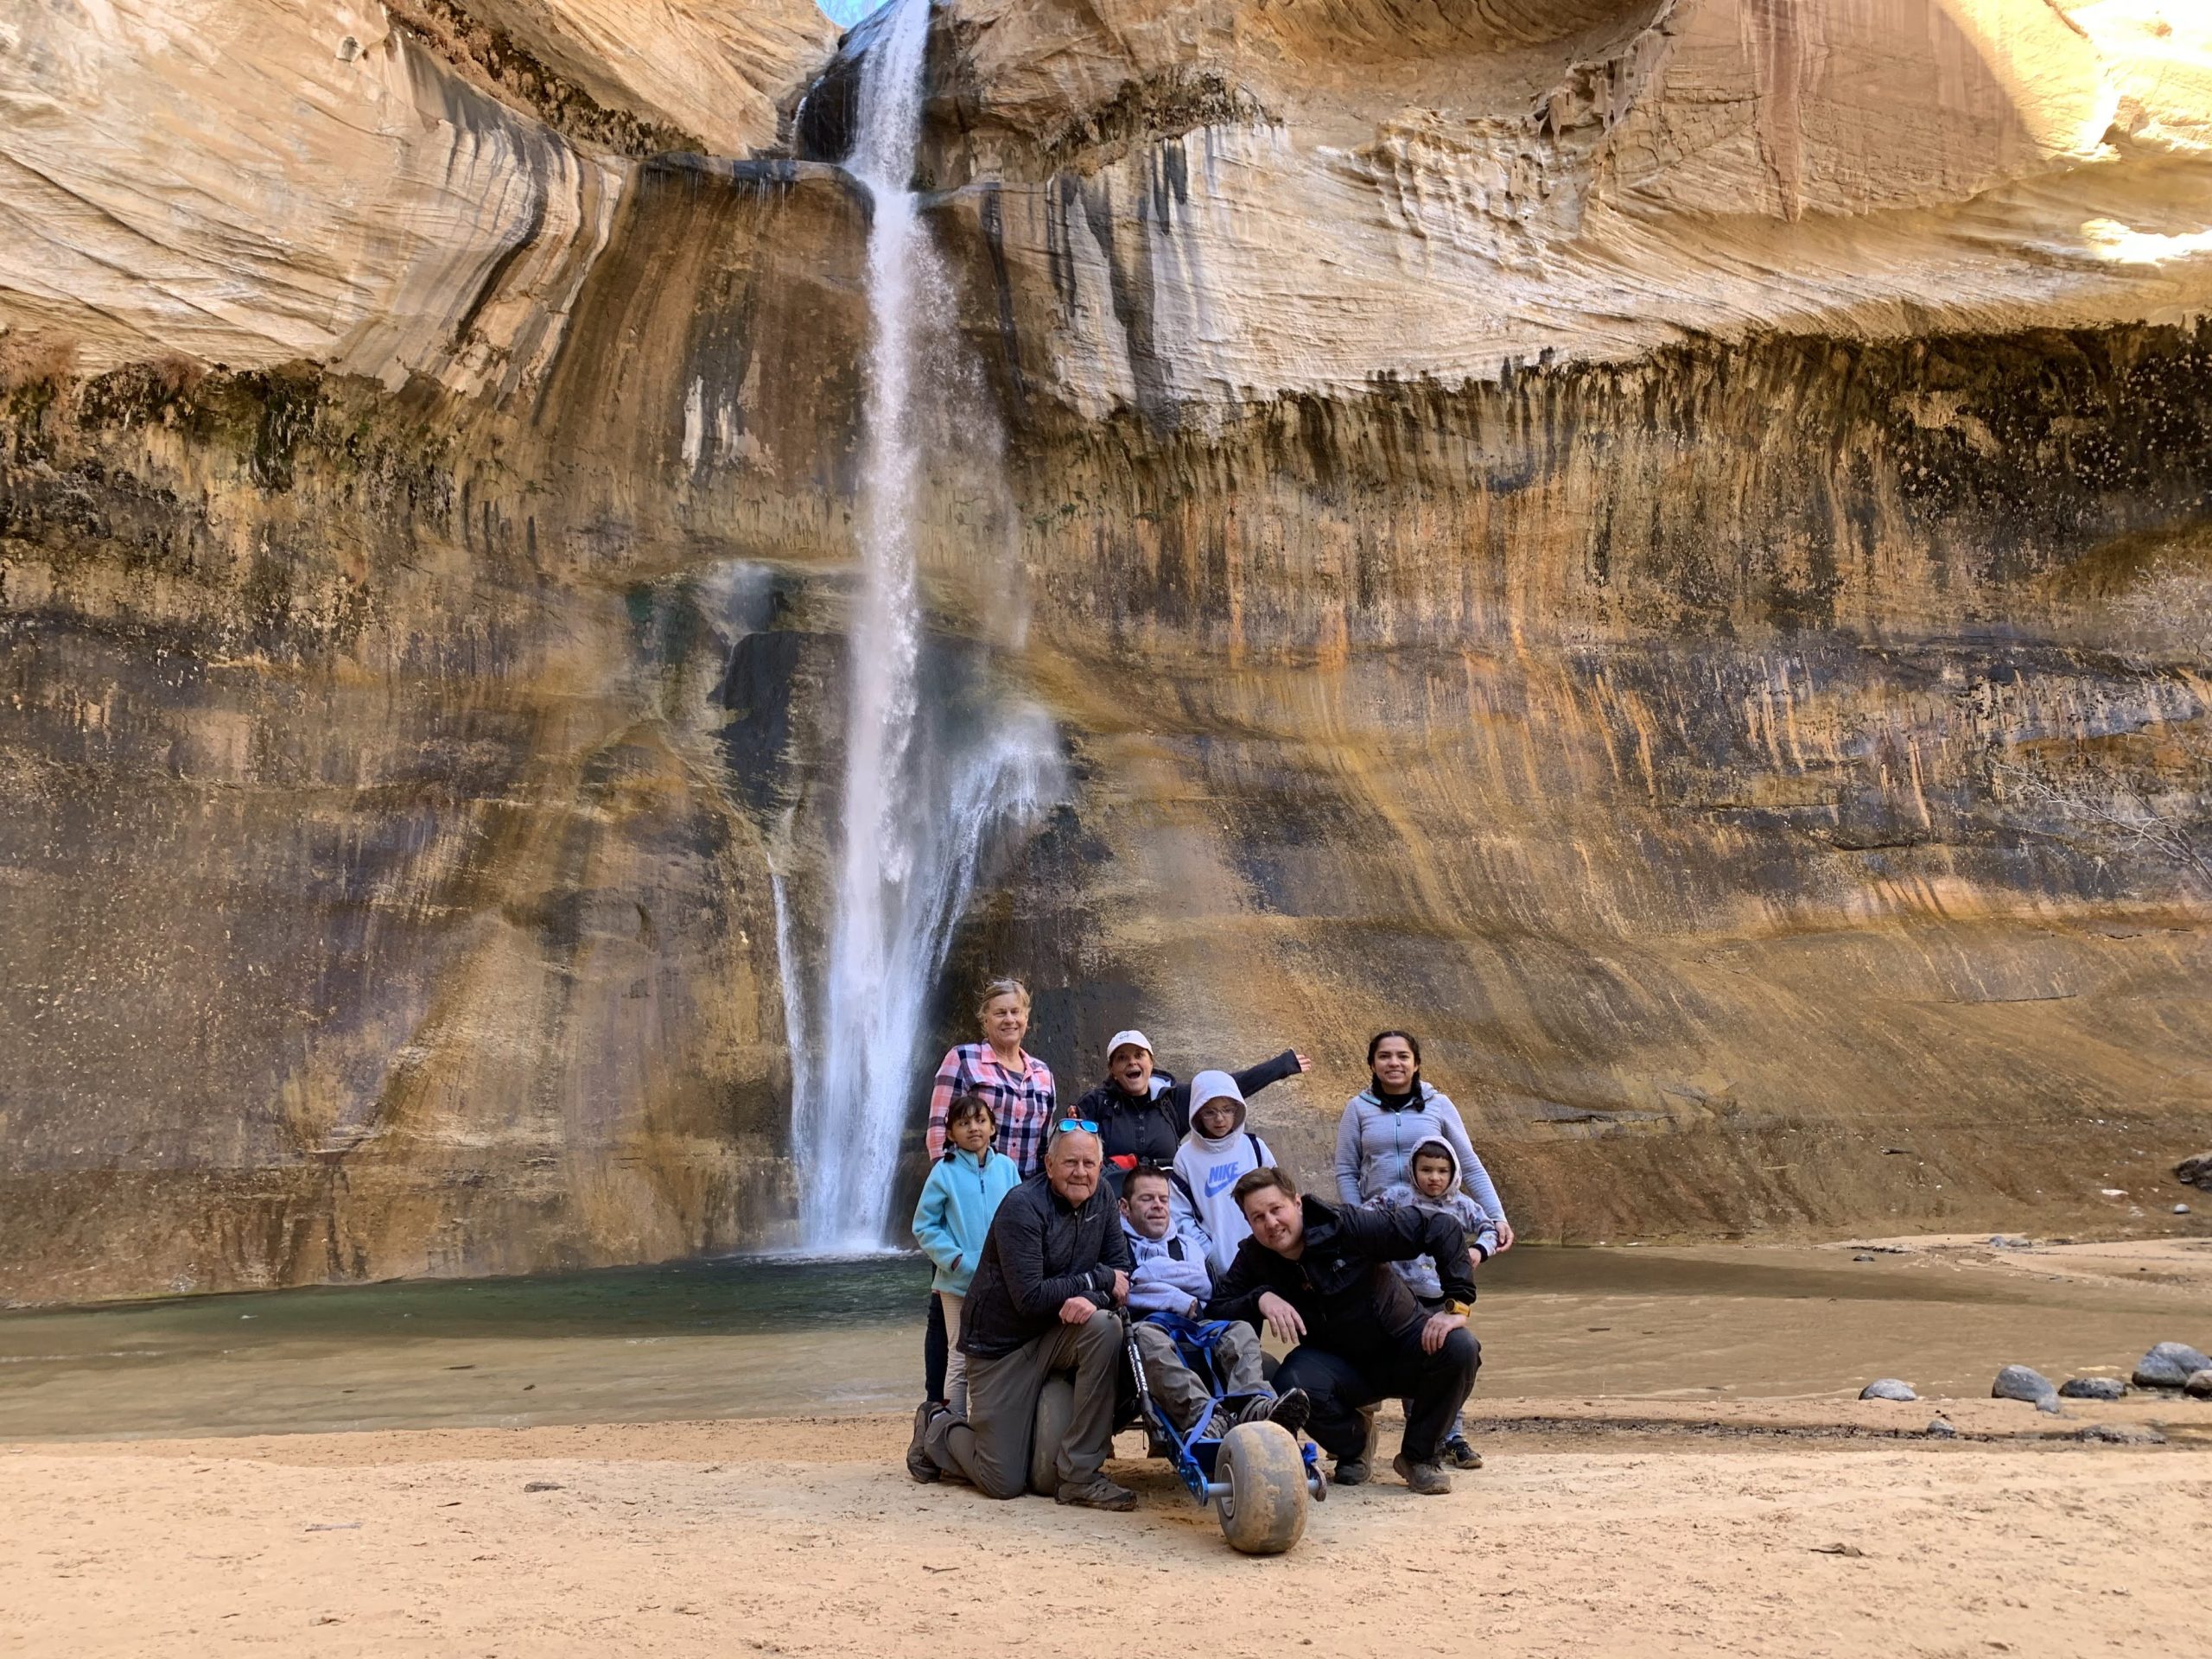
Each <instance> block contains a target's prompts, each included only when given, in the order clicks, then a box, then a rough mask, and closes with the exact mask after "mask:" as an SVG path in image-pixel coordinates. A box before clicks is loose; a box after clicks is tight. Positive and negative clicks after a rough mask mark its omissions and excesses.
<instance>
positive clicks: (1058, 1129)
mask: <svg viewBox="0 0 2212 1659" xmlns="http://www.w3.org/2000/svg"><path fill="white" fill-rule="evenodd" d="M1074 1129H1081V1130H1082V1131H1083V1132H1084V1134H1085V1135H1096V1134H1097V1133H1098V1125H1097V1124H1096V1123H1095V1122H1092V1121H1091V1120H1090V1118H1087V1117H1064V1118H1062V1119H1061V1120H1060V1121H1059V1122H1057V1123H1055V1124H1053V1125H1052V1133H1053V1134H1054V1135H1066V1134H1068V1133H1069V1132H1070V1131H1071V1130H1074Z"/></svg>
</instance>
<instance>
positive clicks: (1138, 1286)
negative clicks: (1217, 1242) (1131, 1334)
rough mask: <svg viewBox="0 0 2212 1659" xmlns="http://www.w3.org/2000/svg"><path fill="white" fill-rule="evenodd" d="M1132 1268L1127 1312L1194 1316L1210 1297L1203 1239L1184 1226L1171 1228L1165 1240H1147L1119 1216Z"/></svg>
mask: <svg viewBox="0 0 2212 1659" xmlns="http://www.w3.org/2000/svg"><path fill="white" fill-rule="evenodd" d="M1122 1232H1123V1233H1124V1234H1125V1235H1127V1236H1128V1241H1129V1255H1131V1256H1132V1257H1133V1258H1134V1259H1135V1262H1136V1266H1135V1267H1134V1268H1131V1269H1130V1270H1129V1312H1130V1313H1135V1314H1143V1313H1189V1314H1192V1315H1193V1316H1194V1317H1195V1316H1196V1314H1197V1313H1198V1311H1199V1310H1200V1309H1201V1308H1203V1307H1205V1305H1206V1302H1207V1300H1208V1299H1209V1298H1211V1296H1212V1295H1213V1274H1211V1272H1210V1271H1208V1269H1207V1268H1206V1236H1205V1234H1204V1233H1203V1232H1201V1231H1199V1230H1198V1229H1197V1228H1195V1227H1192V1226H1189V1225H1187V1224H1185V1225H1184V1226H1180V1227H1176V1226H1171V1227H1169V1228H1168V1230H1167V1236H1166V1237H1165V1238H1147V1237H1146V1236H1144V1235H1143V1234H1142V1233H1141V1232H1139V1231H1137V1230H1136V1229H1135V1228H1134V1227H1132V1226H1130V1225H1129V1218H1128V1217H1127V1216H1124V1217H1122Z"/></svg>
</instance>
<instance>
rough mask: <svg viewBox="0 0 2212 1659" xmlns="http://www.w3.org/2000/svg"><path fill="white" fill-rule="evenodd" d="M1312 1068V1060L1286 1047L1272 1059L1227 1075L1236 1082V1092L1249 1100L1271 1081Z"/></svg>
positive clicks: (1275, 1081) (1279, 1080)
mask: <svg viewBox="0 0 2212 1659" xmlns="http://www.w3.org/2000/svg"><path fill="white" fill-rule="evenodd" d="M1312 1070H1313V1061H1311V1060H1309V1059H1307V1058H1306V1057H1305V1056H1304V1055H1303V1054H1300V1052H1298V1051H1297V1050H1296V1049H1294V1048H1286V1049H1285V1050H1283V1052H1281V1053H1280V1054H1278V1055H1276V1056H1275V1057H1274V1058H1273V1059H1272V1060H1262V1061H1261V1062H1260V1063H1259V1064H1258V1065H1249V1066H1247V1067H1245V1068H1244V1070H1243V1071H1232V1072H1230V1074H1229V1075H1230V1079H1231V1080H1232V1081H1233V1082H1235V1084H1236V1090H1237V1092H1238V1093H1239V1094H1241V1095H1243V1096H1244V1097H1245V1098H1246V1099H1248V1100H1249V1099H1250V1098H1251V1097H1252V1096H1254V1095H1255V1094H1257V1093H1259V1091H1260V1090H1262V1089H1264V1088H1266V1087H1267V1086H1268V1084H1271V1083H1281V1081H1282V1080H1283V1079H1284V1078H1285V1077H1296V1076H1297V1075H1298V1074H1299V1073H1300V1072H1301V1071H1312Z"/></svg>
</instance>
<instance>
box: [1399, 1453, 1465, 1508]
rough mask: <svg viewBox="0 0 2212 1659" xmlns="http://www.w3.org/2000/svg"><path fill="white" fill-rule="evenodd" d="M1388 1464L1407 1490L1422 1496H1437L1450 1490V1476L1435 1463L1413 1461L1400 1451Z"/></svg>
mask: <svg viewBox="0 0 2212 1659" xmlns="http://www.w3.org/2000/svg"><path fill="white" fill-rule="evenodd" d="M1390 1466H1391V1467H1392V1468H1393V1469H1395V1470H1396V1471H1398V1478H1400V1479H1401V1480H1402V1481H1404V1482H1405V1483H1406V1487H1407V1490H1408V1491H1415V1492H1419V1493H1420V1494H1421V1496H1422V1497H1441V1496H1442V1495H1443V1494H1444V1493H1446V1492H1448V1491H1451V1490H1452V1477H1451V1476H1449V1475H1447V1474H1446V1473H1445V1472H1444V1471H1443V1470H1442V1469H1441V1468H1440V1467H1439V1466H1438V1465H1435V1464H1433V1463H1415V1462H1414V1460H1413V1459H1411V1458H1408V1457H1407V1456H1406V1455H1405V1453H1403V1452H1400V1453H1399V1454H1398V1455H1397V1456H1396V1457H1395V1458H1393V1459H1391V1460H1390Z"/></svg>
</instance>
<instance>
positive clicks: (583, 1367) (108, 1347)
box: [0, 1246, 2202, 1440]
mask: <svg viewBox="0 0 2212 1659" xmlns="http://www.w3.org/2000/svg"><path fill="white" fill-rule="evenodd" d="M928 1279H929V1275H928V1269H927V1268H926V1266H925V1264H924V1263H923V1262H921V1261H920V1260H919V1259H918V1258H917V1257H913V1256H873V1257H866V1258H858V1259H848V1260H829V1261H823V1260H817V1261H805V1260H798V1259H793V1258H789V1257H777V1258H759V1257H754V1258H736V1259H729V1260H723V1261H714V1262H679V1263H671V1264H668V1265H665V1266H660V1267H652V1268H612V1269H604V1270H600V1271H595V1272H589V1273H575V1274H549V1275H543V1276H538V1277H532V1278H519V1279H499V1280H479V1281H466V1280H447V1281H411V1282H405V1283H394V1284H382V1285H364V1286H346V1287H324V1288H315V1289H302V1290H287V1291H274V1292H265V1293H260V1294H244V1295H233V1296H200V1297H178V1298H171V1299H165V1300H154V1301H139V1302H128V1303H117V1304H107V1305H104V1306H94V1307H85V1308H59V1309H28V1310H18V1311H14V1312H9V1313H0V1440H23V1439H45V1438H81V1437H107V1436H149V1435H178V1434H199V1433H263V1432H289V1431H312V1430H331V1429H351V1428H385V1427H434V1426H439V1425H454V1426H458V1425H484V1424H491V1425H501V1424H511V1425H516V1426H522V1425H527V1424H534V1423H545V1422H594V1421H652V1420H663V1421H664V1420H668V1419H672V1418H683V1417H721V1416H767V1415H789V1414H808V1413H836V1412H856V1411H879V1410H888V1409H895V1408H899V1407H901V1406H904V1405H906V1404H910V1403H911V1402H912V1401H914V1400H915V1399H917V1398H918V1397H919V1393H920V1376H921V1354H920V1348H921V1316H922V1313H923V1311H924V1306H925V1297H926V1294H927V1286H928ZM2197 1300H2201V1299H2199V1298H2196V1297H2195V1296H2193V1295H2190V1294H2181V1293H2177V1292H2175V1291H2173V1290H2171V1289H2170V1288H2169V1289H2161V1288H2159V1287H2152V1286H2128V1285H2120V1286H2094V1285H2083V1284H2081V1283H2078V1282H2057V1281H2045V1280H2044V1279H2042V1278H2040V1277H2038V1276H2037V1275H2035V1274H2028V1273H2010V1272H1993V1271H1991V1270H1988V1269H1986V1268H1983V1269H1980V1270H1976V1269H1974V1268H1965V1267H1961V1266H1960V1265H1958V1264H1957V1263H1955V1262H1942V1261H1938V1260H1934V1259H1930V1258H1925V1257H1918V1256H1886V1255H1885V1256H1882V1257H1880V1258H1878V1259H1877V1260H1876V1261H1874V1262H1853V1261H1852V1260H1851V1258H1850V1256H1849V1255H1848V1254H1847V1253H1838V1252H1834V1251H1824V1250H1819V1249H1746V1248H1738V1247H1726V1246H1714V1247H1707V1248H1702V1249H1633V1248H1626V1249H1623V1248H1614V1249H1601V1248H1589V1249H1560V1248H1543V1247H1535V1246H1527V1247H1523V1248H1522V1249H1516V1250H1514V1251H1512V1252H1510V1254H1508V1255H1505V1256H1503V1257H1502V1258H1500V1259H1499V1260H1498V1261H1497V1262H1493V1263H1491V1264H1490V1265H1489V1266H1488V1267H1487V1268H1485V1269H1484V1274H1483V1300H1482V1301H1481V1304H1480V1306H1479V1309H1478V1319H1477V1329H1478V1332H1479V1334H1480V1335H1481V1337H1482V1339H1483V1343H1484V1362H1485V1363H1484V1372H1483V1379H1482V1389H1483V1392H1484V1395H1490V1396H1500V1395H1505V1396H1510V1395H1525V1396H1531V1397H1558V1396H1565V1395H1587V1394H1596V1393H1605V1394H1612V1395H1643V1396H1649V1397H1654V1398H1663V1397H1676V1398H1680V1397H1697V1396H1706V1397H1715V1396H1719V1397H1751V1396H1755V1395H1803V1394H1818V1393H1825V1392H1829V1391H1833V1390H1836V1389H1856V1388H1857V1387H1858V1386H1859V1384H1860V1383H1863V1382H1864V1381H1866V1379H1867V1378H1868V1377H1871V1376H1904V1377H1906V1378H1908V1379H1910V1380H1911V1381H1912V1382H1914V1383H1915V1384H1916V1386H1918V1387H1920V1388H1921V1389H1923V1392H1929V1393H1945V1392H1950V1393H1959V1392H1966V1393H1981V1392H1986V1389H1987V1386H1988V1378H1989V1377H1990V1376H1991V1375H1993V1372H1994V1371H1995V1370H1996V1368H1997V1367H1998V1366H1999V1365H2000V1364H2004V1363H2010V1362H2013V1361H2019V1362H2022V1363H2030V1364H2035V1365H2037V1366H2038V1368H2039V1369H2044V1370H2062V1371H2064V1370H2091V1369H2102V1370H2113V1369H2115V1368H2118V1369H2124V1368H2125V1366H2126V1363H2127V1362H2128V1361H2129V1360H2130V1359H2132V1358H2133V1356H2134V1355H2135V1354H2139V1353H2140V1352H2141V1351H2143V1349H2144V1348H2145V1347H2146V1346H2147V1345H2148V1344H2150V1343H2151V1342H2152V1341H2157V1340H2161V1339H2164V1338H2170V1337H2173V1336H2175V1335H2177V1333H2178V1334H2181V1335H2183V1336H2184V1337H2186V1336H2187V1335H2188V1334H2189V1333H2190V1332H2191V1331H2195V1330H2196V1329H2197V1328H2198V1327H2199V1326H2201V1325H2202V1315H2201V1313H2199V1312H2198V1311H2196V1308H2195V1306H2194V1304H2195V1303H2196V1301H2197Z"/></svg>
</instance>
